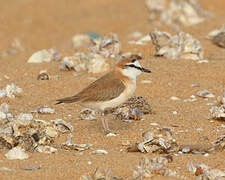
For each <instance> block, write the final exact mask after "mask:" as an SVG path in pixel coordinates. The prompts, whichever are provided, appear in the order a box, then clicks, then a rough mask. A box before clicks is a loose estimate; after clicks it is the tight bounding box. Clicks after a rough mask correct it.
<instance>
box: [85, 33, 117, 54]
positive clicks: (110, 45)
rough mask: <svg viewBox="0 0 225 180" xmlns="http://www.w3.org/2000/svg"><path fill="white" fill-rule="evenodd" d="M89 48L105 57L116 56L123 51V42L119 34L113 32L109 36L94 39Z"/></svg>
mask: <svg viewBox="0 0 225 180" xmlns="http://www.w3.org/2000/svg"><path fill="white" fill-rule="evenodd" d="M89 50H90V52H92V53H94V54H100V55H102V56H103V57H115V56H117V55H119V53H120V52H121V44H120V41H119V38H118V36H117V34H115V33H111V34H109V35H108V36H103V37H100V38H99V39H93V45H92V46H91V47H90V49H89Z"/></svg>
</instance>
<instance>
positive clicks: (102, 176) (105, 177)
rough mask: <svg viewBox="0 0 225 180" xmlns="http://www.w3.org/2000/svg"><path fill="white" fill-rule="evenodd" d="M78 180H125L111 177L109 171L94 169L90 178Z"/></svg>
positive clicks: (84, 177)
mask: <svg viewBox="0 0 225 180" xmlns="http://www.w3.org/2000/svg"><path fill="white" fill-rule="evenodd" d="M80 180H125V179H123V178H118V177H116V176H113V175H112V171H111V170H110V169H102V168H96V169H95V172H94V173H93V174H92V175H91V176H81V178H80Z"/></svg>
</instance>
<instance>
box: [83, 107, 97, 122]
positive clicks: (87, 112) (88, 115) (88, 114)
mask: <svg viewBox="0 0 225 180" xmlns="http://www.w3.org/2000/svg"><path fill="white" fill-rule="evenodd" d="M94 115H95V111H94V110H92V109H89V108H85V109H83V110H82V111H81V112H80V116H79V119H81V120H96V117H94Z"/></svg>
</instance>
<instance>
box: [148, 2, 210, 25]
mask: <svg viewBox="0 0 225 180" xmlns="http://www.w3.org/2000/svg"><path fill="white" fill-rule="evenodd" d="M146 6H147V8H148V11H149V20H150V22H157V23H158V22H159V23H160V24H167V25H171V26H175V27H177V26H179V25H184V26H190V25H194V24H198V23H201V22H203V21H204V20H205V19H206V18H208V17H211V16H212V15H211V14H209V13H208V12H206V11H205V10H203V9H202V8H201V6H200V5H199V4H198V2H197V1H196V0H182V1H180V0H146Z"/></svg>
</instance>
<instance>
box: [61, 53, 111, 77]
mask: <svg viewBox="0 0 225 180" xmlns="http://www.w3.org/2000/svg"><path fill="white" fill-rule="evenodd" d="M61 63H62V65H61V66H60V69H61V70H74V71H76V72H80V71H88V73H100V72H105V71H107V70H108V69H109V67H110V66H109V64H108V63H107V62H106V60H105V58H103V57H102V56H101V55H98V54H94V53H89V54H88V53H75V54H74V55H73V56H66V57H64V58H63V60H62V62H61Z"/></svg>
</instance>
